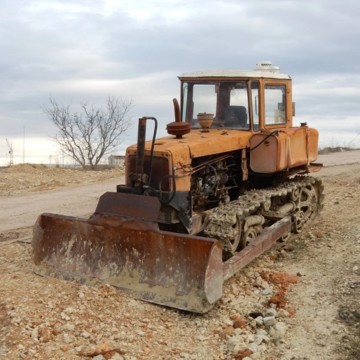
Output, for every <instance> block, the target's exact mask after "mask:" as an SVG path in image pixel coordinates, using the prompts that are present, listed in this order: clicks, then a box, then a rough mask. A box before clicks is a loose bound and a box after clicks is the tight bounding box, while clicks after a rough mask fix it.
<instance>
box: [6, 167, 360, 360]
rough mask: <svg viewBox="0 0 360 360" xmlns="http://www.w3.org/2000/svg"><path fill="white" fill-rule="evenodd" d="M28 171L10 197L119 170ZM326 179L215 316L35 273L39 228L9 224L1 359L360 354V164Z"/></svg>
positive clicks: (12, 183) (327, 172) (9, 189)
mask: <svg viewBox="0 0 360 360" xmlns="http://www.w3.org/2000/svg"><path fill="white" fill-rule="evenodd" d="M34 169H35V170H36V171H34ZM19 170H20V169H19V168H17V169H16V170H7V171H6V174H7V175H6V176H4V170H0V194H3V195H4V194H6V196H14V195H16V194H17V196H18V194H19V193H21V194H24V195H25V194H26V193H27V192H29V191H37V189H41V191H43V189H49V188H54V187H57V186H70V185H71V181H73V184H74V182H75V183H76V182H80V183H84V182H85V183H86V181H89V182H91V181H94V182H96V181H102V180H103V179H105V178H108V177H109V174H110V173H109V172H104V173H103V174H100V173H102V172H98V173H86V174H85V175H84V173H82V172H81V171H80V172H79V173H76V176H73V175H71V173H70V174H69V177H68V178H67V176H68V174H67V172H68V171H73V170H61V169H51V170H49V177H47V175H44V174H42V175H41V173H42V172H44V173H46V172H47V170H46V169H44V168H42V167H40V168H37V169H36V167H32V168H31V169H30V168H28V169H22V170H23V172H22V173H21V174H22V175H21V176H19V173H18V175H17V177H16V175H11V173H15V171H19ZM55 170H56V171H57V172H56V174H55V173H52V175H51V174H50V172H52V171H55ZM63 171H64V177H63V175H62V172H63ZM32 172H34V173H37V175H36V174H34V175H29V173H32ZM54 175H56V176H54ZM113 175H114V176H115V177H116V176H118V175H119V174H118V173H116V171H115V170H114V173H113ZM320 175H321V177H322V178H323V183H324V185H325V196H326V198H325V207H324V209H323V211H322V213H321V215H320V216H319V217H318V218H317V219H316V220H314V221H313V223H312V224H311V225H310V226H308V227H307V228H305V229H304V230H303V232H302V233H301V234H300V235H299V236H297V237H294V238H291V239H289V240H288V241H286V242H285V243H278V244H276V246H274V247H273V249H272V250H271V251H269V252H268V253H266V254H265V255H263V256H261V257H260V258H259V259H257V260H255V261H253V263H251V264H250V265H249V266H248V267H247V268H246V269H245V270H244V271H242V272H241V273H239V274H237V275H236V276H234V277H233V278H231V279H230V280H228V281H227V282H226V283H225V286H224V296H223V297H222V299H221V300H220V301H219V302H218V304H217V305H216V306H215V307H214V309H212V310H211V311H210V312H209V313H207V314H205V315H195V314H189V313H185V312H182V311H177V310H173V309H168V308H163V307H160V306H156V305H152V304H148V303H144V302H141V301H138V300H134V299H132V298H131V297H130V296H128V295H126V294H124V293H122V292H120V291H118V290H116V289H115V288H113V287H110V286H106V285H95V286H88V285H81V284H77V283H73V282H66V281H64V280H60V279H56V278H45V277H41V276H39V275H36V273H35V272H34V271H33V270H34V268H33V265H32V261H31V246H30V243H29V242H30V239H31V228H30V227H24V228H14V229H12V230H6V231H0V324H1V326H0V359H2V358H3V359H28V360H30V359H44V360H45V359H79V360H80V359H94V360H103V359H113V360H116V359H118V360H120V359H122V360H135V359H137V360H142V359H169V360H170V359H171V360H172V359H179V360H180V359H185V360H186V359H188V360H195V359H196V360H197V359H199V360H212V359H213V360H218V359H224V360H225V359H226V360H228V359H229V360H240V359H246V360H249V359H254V360H255V359H264V360H275V359H276V360H277V359H284V360H290V359H291V360H305V359H308V360H312V359H326V360H335V359H339V360H340V359H359V358H360V345H359V343H360V305H359V298H360V263H359V258H360V257H359V254H360V236H359V234H360V222H359V218H360V164H347V165H342V166H331V167H326V168H325V169H323V170H322V171H321V173H318V174H317V176H320ZM32 177H33V178H34V179H36V181H34V182H33V183H34V184H36V185H31V184H32V182H31V180H30V179H31V178H32ZM54 177H55V179H54ZM20 178H22V179H23V180H24V181H16V179H20ZM8 179H10V180H8ZM40 179H41V180H40ZM63 179H65V180H63ZM71 179H73V180H71ZM24 182H26V183H27V185H26V186H23V184H24ZM16 186H18V187H19V189H17V188H16ZM49 196H52V192H49ZM0 230H1V225H0Z"/></svg>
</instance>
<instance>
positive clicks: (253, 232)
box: [32, 62, 323, 313]
mask: <svg viewBox="0 0 360 360" xmlns="http://www.w3.org/2000/svg"><path fill="white" fill-rule="evenodd" d="M179 79H180V82H181V97H180V99H181V101H180V104H179V103H178V101H177V100H176V99H174V109H175V121H174V122H172V123H169V124H168V125H167V132H168V136H166V137H162V138H157V137H156V132H157V120H156V119H155V118H153V117H143V118H140V119H139V126H138V138H137V144H136V145H133V146H130V147H128V149H127V151H126V159H125V179H126V183H125V184H122V185H118V186H117V188H116V191H114V192H107V193H105V194H103V195H102V196H101V197H100V199H99V203H98V205H97V208H96V210H95V212H94V214H93V215H92V216H90V218H88V219H82V218H78V217H70V216H64V215H57V214H49V213H44V214H42V215H40V216H39V218H38V220H37V222H36V224H35V226H34V236H33V241H32V246H33V253H34V262H35V264H36V265H37V267H36V268H37V270H36V271H38V272H39V273H42V274H46V275H54V276H61V277H62V278H64V279H70V280H77V281H81V282H84V281H87V282H89V281H90V282H91V281H96V282H97V281H102V282H105V283H107V284H110V285H113V286H115V287H118V288H120V289H123V290H125V291H127V292H130V293H131V294H132V295H133V296H135V297H136V298H139V299H143V300H146V301H149V302H153V303H156V304H162V305H165V306H169V307H174V308H178V309H183V310H187V311H191V312H197V313H205V312H207V311H209V310H210V309H211V308H212V307H213V306H214V305H215V304H216V301H217V300H219V299H220V298H221V296H222V292H223V284H224V282H225V281H226V280H227V279H228V278H230V277H231V276H232V275H233V274H235V273H236V272H238V271H239V270H240V269H241V268H243V267H244V266H246V265H247V264H248V263H249V262H250V261H252V260H253V259H254V258H255V257H256V256H258V255H260V254H262V253H263V252H264V251H266V250H267V249H269V248H270V247H271V245H272V244H273V243H274V242H275V241H277V240H278V239H281V238H285V237H288V236H289V234H291V233H295V234H296V233H299V232H300V231H301V229H302V228H303V226H304V225H305V224H306V223H307V222H308V221H309V220H310V219H312V218H313V217H314V216H316V214H317V213H318V212H319V210H320V209H321V207H322V203H323V186H322V183H321V180H320V179H318V178H314V177H311V176H309V175H308V174H309V173H310V172H313V171H318V170H319V169H320V168H321V164H317V163H316V162H315V161H316V159H317V147H318V131H317V130H316V129H314V128H310V127H308V126H307V124H306V123H301V124H300V126H293V115H294V112H295V106H294V103H293V102H292V87H291V78H290V76H289V75H286V74H283V73H281V72H280V70H279V68H278V67H275V66H273V65H272V64H271V62H260V63H258V64H257V66H256V69H255V70H252V71H236V70H231V71H229V70H227V71H226V70H221V71H206V72H198V73H189V74H183V75H182V76H180V77H179ZM149 122H151V125H152V126H151V128H152V129H154V131H153V134H152V140H149V141H146V130H147V128H148V127H147V124H148V123H149Z"/></svg>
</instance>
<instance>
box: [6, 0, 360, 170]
mask: <svg viewBox="0 0 360 360" xmlns="http://www.w3.org/2000/svg"><path fill="white" fill-rule="evenodd" d="M359 15H360V2H359V0H342V1H339V0H292V1H287V0H248V1H244V0H243V1H241V0H191V1H190V0H179V1H178V0H157V1H156V0H132V1H130V0H126V1H122V0H77V1H73V0H72V1H67V0H59V1H54V0H38V1H36V0H0V19H1V21H0V49H1V56H0V121H1V127H0V165H3V164H4V163H6V162H8V161H9V156H8V154H7V153H8V146H7V143H6V139H8V140H9V142H10V143H11V144H12V146H13V151H14V160H15V162H22V161H23V160H24V158H25V161H39V162H49V161H50V159H51V161H59V155H60V152H59V150H57V149H56V148H55V147H54V146H53V142H52V141H51V139H50V137H51V136H54V135H55V134H56V129H55V128H54V127H53V125H52V124H51V123H50V121H49V120H48V119H47V118H46V115H45V114H44V111H43V109H44V107H46V106H47V105H48V104H49V98H50V97H53V98H54V99H56V100H57V101H58V102H59V103H62V104H65V105H68V104H73V105H74V106H77V105H78V104H79V103H81V102H88V103H92V104H95V105H99V106H100V105H101V104H104V103H105V100H106V98H107V97H108V96H113V97H119V98H125V99H131V100H132V101H133V104H134V106H133V108H132V111H131V116H132V118H133V121H134V123H136V121H137V119H138V118H139V117H141V116H143V115H148V116H155V117H157V118H158V119H159V120H160V124H161V125H160V126H161V127H165V124H166V123H167V122H170V121H173V107H172V98H173V97H179V89H180V87H179V81H178V79H177V76H178V75H180V74H181V73H183V72H191V71H196V70H205V69H222V68H229V69H242V70H251V69H253V68H254V67H255V64H256V62H257V61H259V60H271V61H272V62H273V64H274V65H276V66H280V68H281V71H282V72H284V73H288V74H290V75H291V76H292V78H293V91H294V95H293V96H294V101H295V102H296V117H295V118H294V123H295V124H296V125H298V124H300V122H304V121H305V122H307V123H308V124H309V125H310V126H312V127H316V128H318V129H319V131H320V146H322V147H324V146H328V145H331V146H334V145H340V146H354V147H360V119H359V115H360V70H359V69H360V68H359V63H358V59H359V58H360V26H359ZM163 133H164V132H163ZM134 142H136V126H134V127H133V130H132V131H130V132H129V135H128V137H127V138H126V139H125V140H124V145H123V146H122V147H121V148H119V152H121V151H122V150H123V148H124V147H125V145H126V144H129V143H134ZM24 144H25V146H24Z"/></svg>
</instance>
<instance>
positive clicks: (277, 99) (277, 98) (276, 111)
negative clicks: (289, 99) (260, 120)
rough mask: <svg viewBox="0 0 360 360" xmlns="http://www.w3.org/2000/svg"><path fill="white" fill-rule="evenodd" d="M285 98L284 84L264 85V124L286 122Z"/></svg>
mask: <svg viewBox="0 0 360 360" xmlns="http://www.w3.org/2000/svg"><path fill="white" fill-rule="evenodd" d="M285 99H286V86H285V85H265V125H277V124H285V123H286V108H285V106H286V103H285Z"/></svg>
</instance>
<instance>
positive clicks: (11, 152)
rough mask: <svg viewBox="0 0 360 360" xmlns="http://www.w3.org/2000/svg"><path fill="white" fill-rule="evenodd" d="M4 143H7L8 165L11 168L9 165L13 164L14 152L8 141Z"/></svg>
mask: <svg viewBox="0 0 360 360" xmlns="http://www.w3.org/2000/svg"><path fill="white" fill-rule="evenodd" d="M6 142H7V145H8V147H9V155H10V162H9V165H10V166H11V165H13V164H14V150H13V147H12V144H11V143H10V142H9V140H8V139H6Z"/></svg>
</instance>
